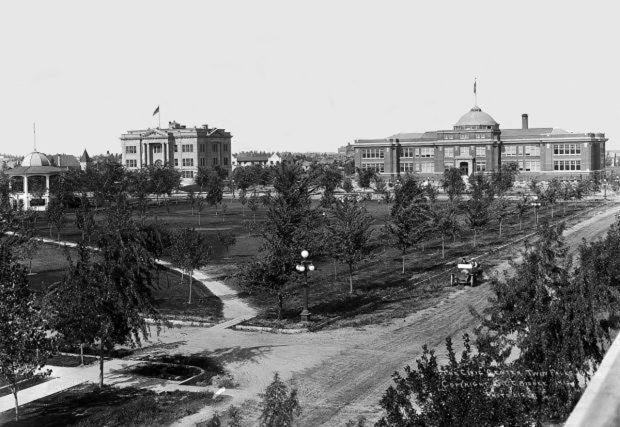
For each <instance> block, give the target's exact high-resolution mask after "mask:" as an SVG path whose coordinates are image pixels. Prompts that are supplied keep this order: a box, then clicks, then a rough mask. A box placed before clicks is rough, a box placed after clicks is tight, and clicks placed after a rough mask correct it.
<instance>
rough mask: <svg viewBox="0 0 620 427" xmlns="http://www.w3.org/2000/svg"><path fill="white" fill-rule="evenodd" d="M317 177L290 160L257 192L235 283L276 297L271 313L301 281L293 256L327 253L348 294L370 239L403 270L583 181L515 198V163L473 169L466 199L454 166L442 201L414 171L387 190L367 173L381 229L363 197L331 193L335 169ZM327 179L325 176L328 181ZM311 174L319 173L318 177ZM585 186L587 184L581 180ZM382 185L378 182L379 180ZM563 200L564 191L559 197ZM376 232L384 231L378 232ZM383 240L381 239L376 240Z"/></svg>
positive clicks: (579, 187)
mask: <svg viewBox="0 0 620 427" xmlns="http://www.w3.org/2000/svg"><path fill="white" fill-rule="evenodd" d="M333 172H334V173H333V176H332V174H331V173H324V172H323V173H320V174H317V173H315V172H313V171H312V170H308V171H304V170H303V169H302V168H301V167H300V166H299V165H297V164H282V165H279V166H277V167H275V168H272V174H273V181H272V184H273V186H274V194H273V195H271V194H268V195H266V196H263V197H262V202H263V204H264V205H265V207H266V215H265V221H264V222H263V223H261V224H259V225H257V226H256V227H257V228H256V232H257V234H258V236H259V237H260V238H261V240H262V245H261V247H260V250H259V255H258V256H257V257H256V258H255V260H254V262H252V263H251V264H248V265H247V266H246V267H245V268H244V269H242V271H241V272H240V273H239V282H240V283H241V284H242V285H244V286H246V287H247V289H248V291H250V292H254V291H259V290H262V291H267V292H268V293H271V294H273V295H274V297H275V298H276V299H277V307H278V317H279V318H280V317H281V315H282V308H283V304H284V300H285V299H286V298H287V297H288V296H290V291H289V290H290V289H291V286H289V285H290V284H292V283H298V284H301V283H300V282H301V278H300V277H299V275H298V274H296V270H295V266H296V265H297V264H298V262H299V253H300V252H301V251H302V250H307V251H309V252H310V254H312V256H313V257H329V258H331V259H333V260H334V263H336V262H339V263H341V264H344V265H346V266H347V269H348V278H349V291H350V292H351V293H353V290H354V286H353V277H354V275H355V272H356V269H357V267H358V266H359V265H360V263H362V262H364V261H366V260H368V259H369V258H370V257H372V256H373V253H375V252H376V248H377V245H378V241H379V240H381V239H378V238H377V237H381V236H388V237H390V238H391V239H390V245H392V246H393V247H394V248H397V249H398V250H399V251H400V252H401V255H402V272H403V273H404V272H405V265H406V256H407V254H408V253H409V251H410V250H411V249H412V248H413V247H416V246H418V247H419V246H423V245H424V244H426V243H428V242H429V241H432V240H433V239H440V241H441V247H442V251H441V253H442V258H444V257H445V254H446V247H447V246H448V244H449V242H450V241H451V240H452V241H456V239H457V238H458V237H460V236H461V235H462V234H464V232H465V230H467V229H470V230H471V231H472V232H473V246H474V247H475V246H476V245H477V244H478V241H479V235H480V233H481V232H482V231H483V230H485V229H486V228H487V227H488V226H489V225H490V224H491V223H492V222H493V221H495V222H496V223H497V224H498V226H499V235H500V237H501V235H502V232H503V223H504V221H505V220H506V219H507V218H509V217H511V216H513V217H514V216H516V217H518V219H519V227H520V228H521V223H522V220H523V219H524V216H525V215H526V214H527V212H528V211H529V210H530V209H536V214H538V206H532V202H535V201H536V200H537V202H536V203H538V202H540V203H542V204H543V205H545V206H550V207H551V209H553V204H554V203H555V202H556V201H557V196H556V195H557V188H558V185H559V187H560V188H563V189H565V194H569V191H568V189H569V187H570V188H573V190H574V193H570V194H571V196H570V198H571V199H579V198H582V197H584V196H585V195H586V194H588V191H592V190H590V187H589V185H590V184H587V185H586V184H582V183H577V184H575V185H570V186H569V185H568V184H561V185H560V184H559V181H555V180H554V181H552V182H550V183H549V184H548V185H546V186H545V187H543V186H541V185H539V184H537V183H534V184H533V185H532V188H533V189H535V190H536V193H535V196H536V197H537V198H534V197H533V196H528V195H521V196H519V197H518V198H517V200H514V196H513V198H512V199H510V198H508V197H507V196H506V194H507V193H508V192H509V190H511V189H512V188H513V185H514V182H515V179H516V175H517V173H518V172H517V168H516V165H513V164H510V165H504V167H503V168H502V169H501V170H500V171H498V172H495V173H492V174H475V175H472V176H471V177H470V179H469V189H468V190H469V191H468V192H467V197H465V190H466V189H467V188H466V184H465V182H464V181H463V178H462V176H461V174H460V171H459V170H457V169H449V170H447V171H446V172H445V174H444V177H443V180H442V187H443V188H444V191H445V192H446V194H447V195H448V198H449V202H448V203H438V202H437V199H438V190H437V188H435V187H433V186H430V185H424V184H423V183H422V182H421V181H420V180H419V179H418V178H417V177H416V176H415V175H406V176H404V177H402V178H401V180H400V181H399V182H397V183H396V185H395V186H394V187H393V189H392V190H391V191H388V190H387V188H385V187H381V183H384V182H383V181H382V180H381V179H377V178H373V179H374V180H375V183H379V185H378V186H379V188H385V190H384V201H386V202H387V206H388V207H390V206H391V209H390V210H389V217H388V219H387V223H386V224H385V226H384V227H379V226H378V225H377V224H375V221H374V220H373V217H372V215H371V214H370V213H369V212H368V211H367V209H366V206H365V203H364V199H363V198H360V197H358V196H356V195H351V194H349V195H344V196H342V197H335V195H334V190H335V188H336V186H338V185H340V183H341V182H342V181H338V177H339V176H340V175H339V172H338V171H337V170H334V171H333ZM330 176H332V178H333V179H332V178H329V177H330ZM317 177H320V179H318V178H317ZM581 182H583V183H587V182H588V181H586V180H584V181H581ZM384 184H385V183H384ZM316 194H322V198H321V202H320V203H319V204H318V205H317V204H313V203H312V202H311V198H312V196H313V195H316ZM566 197H568V196H566ZM381 233H383V234H381ZM382 241H385V240H382Z"/></svg>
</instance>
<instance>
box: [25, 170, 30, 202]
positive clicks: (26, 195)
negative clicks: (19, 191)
mask: <svg viewBox="0 0 620 427" xmlns="http://www.w3.org/2000/svg"><path fill="white" fill-rule="evenodd" d="M28 206H30V201H29V200H28V176H27V175H24V209H28Z"/></svg>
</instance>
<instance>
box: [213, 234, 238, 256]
mask: <svg viewBox="0 0 620 427" xmlns="http://www.w3.org/2000/svg"><path fill="white" fill-rule="evenodd" d="M217 240H219V242H220V243H221V244H222V245H224V247H225V248H226V256H228V255H229V254H228V250H229V249H230V247H231V246H234V245H235V243H237V238H236V237H235V235H234V234H233V232H232V231H231V230H226V231H218V232H217Z"/></svg>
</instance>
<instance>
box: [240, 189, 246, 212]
mask: <svg viewBox="0 0 620 427" xmlns="http://www.w3.org/2000/svg"><path fill="white" fill-rule="evenodd" d="M239 203H241V214H242V215H243V216H245V205H246V204H247V203H248V198H247V195H246V191H245V190H241V191H239Z"/></svg>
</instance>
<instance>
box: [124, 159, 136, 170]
mask: <svg viewBox="0 0 620 427" xmlns="http://www.w3.org/2000/svg"><path fill="white" fill-rule="evenodd" d="M125 166H126V167H128V168H137V167H138V161H137V160H136V159H128V160H125Z"/></svg>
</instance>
